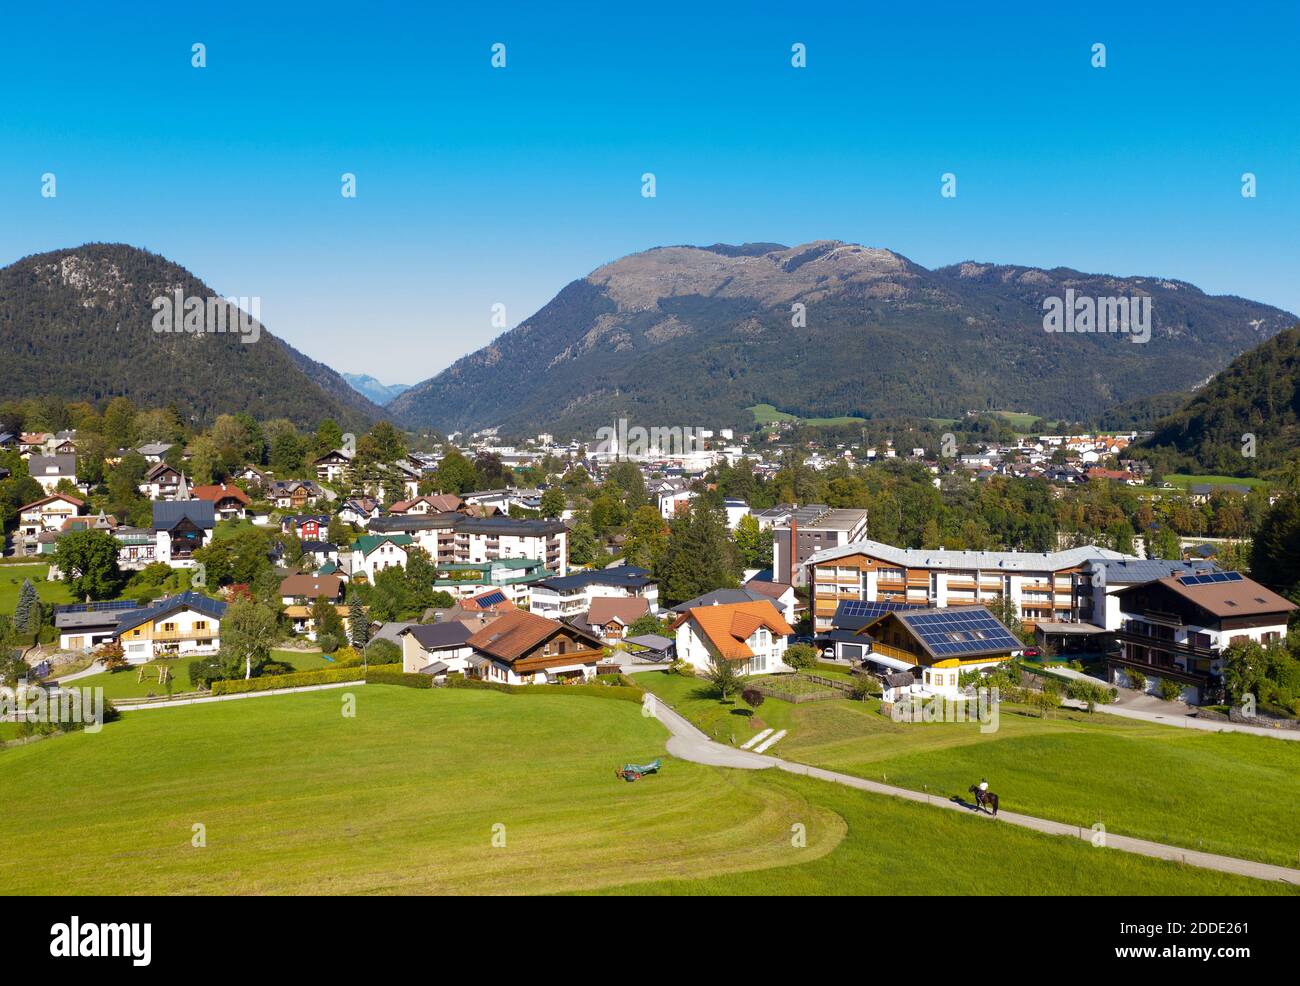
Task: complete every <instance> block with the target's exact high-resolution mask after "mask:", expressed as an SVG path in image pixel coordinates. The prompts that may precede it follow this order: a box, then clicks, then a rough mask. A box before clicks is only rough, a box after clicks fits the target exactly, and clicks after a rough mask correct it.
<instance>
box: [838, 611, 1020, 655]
mask: <svg viewBox="0 0 1300 986" xmlns="http://www.w3.org/2000/svg"><path fill="white" fill-rule="evenodd" d="M888 620H897V621H898V622H899V623H901V624H902V625H903V626H904V627H905V628H906V629H907V631H908V633H909V634H910V635H911V636H912V639H913V640H915V641H916V642H917V643H918V644H920V645H921V649H922V650H923V651H925V653H926V654H928V655H930V657H931V658H932V660H933V661H934V662H937V661H945V660H948V659H950V658H952V659H956V660H961V661H966V660H973V659H976V658H981V657H993V656H998V655H1003V654H1011V653H1013V652H1017V651H1021V650H1024V647H1025V645H1024V644H1023V643H1021V642H1020V640H1019V638H1017V637H1016V636H1015V635H1014V634H1013V633H1012V632H1011V631H1010V630H1008V629H1007V628H1006V626H1005V625H1003V624H1002V623H1001V622H1000V621H999V620H998V618H997V617H995V616H994V615H993V614H992V613H990V612H989V611H988V608H987V607H984V606H949V607H946V608H939V607H927V608H925V609H907V610H900V611H895V612H891V613H885V614H883V615H881V616H879V617H877V618H876V619H875V620H873V621H871V622H870V623H868V624H867V625H866V626H865V627H864V628H863V629H862V630H859V631H858V634H859V636H862V635H864V634H865V635H870V634H871V631H872V630H873V629H874V628H875V627H877V626H878V625H879V624H881V623H883V622H886V621H888Z"/></svg>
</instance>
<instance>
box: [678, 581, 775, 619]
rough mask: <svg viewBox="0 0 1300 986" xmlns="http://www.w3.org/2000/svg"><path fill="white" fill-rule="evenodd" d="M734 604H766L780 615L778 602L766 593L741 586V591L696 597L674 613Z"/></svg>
mask: <svg viewBox="0 0 1300 986" xmlns="http://www.w3.org/2000/svg"><path fill="white" fill-rule="evenodd" d="M734 603H765V604H767V605H768V606H771V607H772V608H773V609H774V610H776V611H777V612H778V613H780V612H781V608H780V607H779V606H778V605H777V604H776V600H775V599H773V598H772V597H771V596H769V595H767V594H766V593H763V592H759V591H758V590H757V589H747V588H745V587H744V586H741V587H740V588H739V589H714V590H713V591H712V592H706V593H705V594H704V595H702V596H696V597H695V598H694V599H688V600H686V602H684V603H678V604H677V605H676V606H674V607H673V612H674V613H685V612H687V611H689V610H692V609H694V608H695V607H697V606H714V605H722V606H728V605H732V604H734Z"/></svg>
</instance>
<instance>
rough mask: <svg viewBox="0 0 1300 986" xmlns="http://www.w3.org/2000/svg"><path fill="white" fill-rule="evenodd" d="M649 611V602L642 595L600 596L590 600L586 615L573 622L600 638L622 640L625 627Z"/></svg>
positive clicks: (625, 631)
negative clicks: (622, 596)
mask: <svg viewBox="0 0 1300 986" xmlns="http://www.w3.org/2000/svg"><path fill="white" fill-rule="evenodd" d="M649 612H650V603H649V601H648V600H647V599H645V598H642V597H636V596H628V597H624V598H617V597H612V596H600V597H597V598H596V599H593V600H592V601H591V608H590V609H589V610H587V614H586V616H585V617H579V618H578V619H576V620H574V623H575V625H577V626H580V627H582V628H583V629H584V630H586V631H587V632H588V633H590V634H591V635H592V636H595V637H600V638H601V639H602V640H622V639H623V637H624V636H626V635H627V628H628V627H630V626H631V625H632V624H633V623H635V622H636V621H637V620H639V619H640V618H641V617H643V616H645V615H646V614H647V613H649Z"/></svg>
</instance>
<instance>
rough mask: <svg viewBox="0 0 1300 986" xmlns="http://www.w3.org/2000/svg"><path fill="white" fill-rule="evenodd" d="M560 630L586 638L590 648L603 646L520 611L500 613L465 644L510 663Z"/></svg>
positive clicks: (566, 626)
mask: <svg viewBox="0 0 1300 986" xmlns="http://www.w3.org/2000/svg"><path fill="white" fill-rule="evenodd" d="M564 630H568V631H571V632H572V633H574V634H576V635H577V636H579V637H583V638H586V640H585V642H586V643H587V644H588V646H590V647H593V648H596V647H602V646H603V645H602V644H601V642H600V641H599V640H597V639H596V638H595V637H593V636H591V635H590V634H588V633H585V632H584V631H582V630H580V629H578V628H577V627H574V626H571V625H569V624H566V623H561V622H559V621H558V620H548V619H547V618H546V617H544V616H538V615H537V614H536V613H529V612H527V611H526V610H522V609H516V610H511V611H509V612H506V613H502V614H501V615H500V616H498V617H497V618H496V619H495V620H493V621H492V622H491V623H489V624H488V625H487V626H485V627H484V628H483V629H482V630H479V631H477V632H475V633H474V634H473V635H472V636H471V637H470V638H469V644H470V646H471V647H473V648H474V649H475V650H477V651H480V652H482V653H484V654H488V655H490V656H492V657H495V658H497V659H499V660H502V661H507V662H513V661H516V660H518V659H519V658H520V657H522V656H523V655H524V654H526V653H527V652H528V651H530V650H532V649H533V648H534V647H537V646H538V645H539V644H541V643H544V642H545V641H546V640H548V639H550V638H551V637H552V636H554V635H555V634H556V633H557V632H561V631H564Z"/></svg>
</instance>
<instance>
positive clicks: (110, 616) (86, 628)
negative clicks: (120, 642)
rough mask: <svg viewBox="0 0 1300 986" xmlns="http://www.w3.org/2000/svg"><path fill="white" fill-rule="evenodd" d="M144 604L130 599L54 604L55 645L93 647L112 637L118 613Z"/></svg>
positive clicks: (76, 649)
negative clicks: (57, 638) (56, 633)
mask: <svg viewBox="0 0 1300 986" xmlns="http://www.w3.org/2000/svg"><path fill="white" fill-rule="evenodd" d="M144 608H145V607H144V606H141V605H140V603H138V602H136V601H135V600H134V599H117V600H111V601H108V602H98V603H77V604H74V605H71V606H56V607H55V608H54V628H55V629H56V630H58V631H59V649H60V650H74V651H91V650H94V649H95V648H96V647H98V646H100V645H101V644H106V643H108V642H109V641H111V640H112V639H113V638H114V636H115V634H116V633H117V626H118V623H119V622H120V621H121V619H122V617H124V616H126V615H127V614H129V613H133V612H135V611H137V610H140V609H144Z"/></svg>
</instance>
